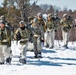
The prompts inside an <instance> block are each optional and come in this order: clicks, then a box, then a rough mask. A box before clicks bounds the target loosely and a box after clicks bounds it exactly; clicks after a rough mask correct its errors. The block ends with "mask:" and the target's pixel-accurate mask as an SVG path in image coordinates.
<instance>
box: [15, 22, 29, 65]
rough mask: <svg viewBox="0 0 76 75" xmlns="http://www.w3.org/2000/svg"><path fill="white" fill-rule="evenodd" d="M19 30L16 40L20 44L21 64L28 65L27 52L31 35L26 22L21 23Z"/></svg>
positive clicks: (16, 33)
mask: <svg viewBox="0 0 76 75" xmlns="http://www.w3.org/2000/svg"><path fill="white" fill-rule="evenodd" d="M19 26H20V27H19V28H18V29H17V30H16V32H15V36H14V37H15V39H16V40H17V41H19V43H20V50H21V52H20V59H19V61H20V63H23V64H26V51H27V47H28V40H29V39H28V38H29V35H28V34H29V33H28V29H27V27H26V26H25V23H24V21H20V22H19Z"/></svg>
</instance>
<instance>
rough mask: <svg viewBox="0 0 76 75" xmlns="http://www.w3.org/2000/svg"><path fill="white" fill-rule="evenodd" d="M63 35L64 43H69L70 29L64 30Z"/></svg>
mask: <svg viewBox="0 0 76 75" xmlns="http://www.w3.org/2000/svg"><path fill="white" fill-rule="evenodd" d="M62 37H63V43H64V45H68V41H69V37H70V31H69V32H65V31H63V30H62Z"/></svg>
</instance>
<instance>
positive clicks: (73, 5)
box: [0, 0, 76, 10]
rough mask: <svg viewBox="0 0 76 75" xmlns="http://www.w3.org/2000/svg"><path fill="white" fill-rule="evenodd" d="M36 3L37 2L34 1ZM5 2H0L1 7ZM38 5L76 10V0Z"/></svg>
mask: <svg viewBox="0 0 76 75" xmlns="http://www.w3.org/2000/svg"><path fill="white" fill-rule="evenodd" d="M33 1H36V0H33ZM2 2H3V0H0V5H1V3H2ZM37 4H38V5H39V4H50V5H56V6H57V7H60V8H61V9H64V8H65V7H66V8H67V9H72V10H76V0H38V2H37Z"/></svg>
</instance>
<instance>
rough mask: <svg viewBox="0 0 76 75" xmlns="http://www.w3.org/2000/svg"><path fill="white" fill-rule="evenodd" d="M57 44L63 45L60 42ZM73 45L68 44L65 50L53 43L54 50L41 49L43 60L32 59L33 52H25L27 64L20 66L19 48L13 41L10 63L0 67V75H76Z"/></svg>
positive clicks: (75, 52) (56, 42)
mask: <svg viewBox="0 0 76 75" xmlns="http://www.w3.org/2000/svg"><path fill="white" fill-rule="evenodd" d="M59 43H60V45H61V46H62V45H63V43H62V42H61V41H59ZM75 44H76V42H69V44H68V47H69V49H65V48H62V47H61V46H59V44H58V41H55V48H53V49H49V48H45V47H43V50H42V57H43V58H38V59H36V58H33V56H34V53H33V51H31V50H30V51H27V63H26V64H21V63H19V52H20V50H19V47H20V46H19V45H17V43H16V42H15V41H14V42H12V46H11V49H12V51H13V58H12V62H11V64H10V65H9V64H4V65H0V75H76V47H75ZM30 45H31V44H30ZM31 46H32V45H31ZM32 48H33V47H32Z"/></svg>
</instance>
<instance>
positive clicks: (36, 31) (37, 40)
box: [32, 18, 43, 58]
mask: <svg viewBox="0 0 76 75" xmlns="http://www.w3.org/2000/svg"><path fill="white" fill-rule="evenodd" d="M32 28H33V43H34V54H35V58H38V57H41V51H42V46H41V40H42V37H43V33H42V31H41V25H40V24H38V19H37V18H35V19H34V20H33V24H32Z"/></svg>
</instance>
